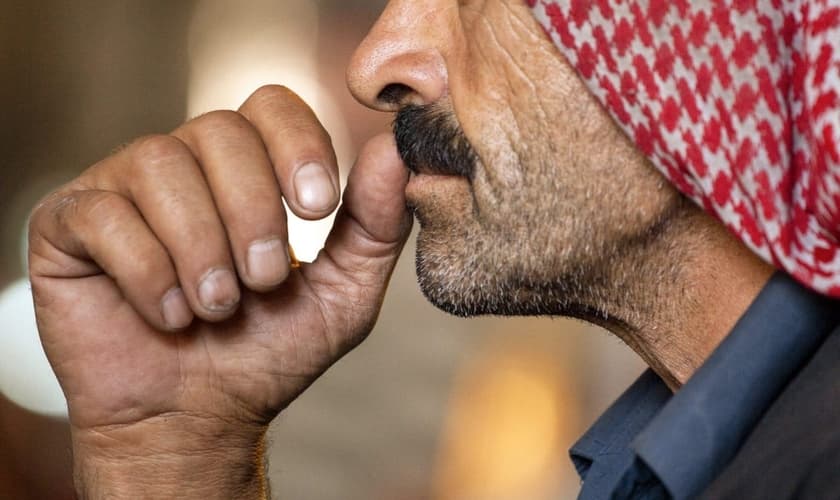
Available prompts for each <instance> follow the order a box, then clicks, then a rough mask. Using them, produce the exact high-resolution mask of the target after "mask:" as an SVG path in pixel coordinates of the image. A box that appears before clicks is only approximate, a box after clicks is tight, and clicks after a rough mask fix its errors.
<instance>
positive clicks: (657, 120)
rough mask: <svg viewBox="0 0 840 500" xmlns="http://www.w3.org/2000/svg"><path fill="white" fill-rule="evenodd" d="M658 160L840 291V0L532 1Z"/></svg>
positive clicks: (732, 221) (746, 229) (809, 274)
mask: <svg viewBox="0 0 840 500" xmlns="http://www.w3.org/2000/svg"><path fill="white" fill-rule="evenodd" d="M527 3H528V5H529V6H530V7H531V8H532V9H533V11H534V14H535V16H536V18H537V19H538V20H539V21H540V23H541V24H542V25H543V27H544V28H545V30H546V32H547V33H548V35H549V36H550V37H551V39H552V40H553V41H554V42H555V44H556V45H557V47H558V48H559V49H560V51H561V52H562V53H563V54H564V55H565V57H566V58H567V59H568V61H569V62H570V64H571V65H572V66H574V67H575V68H576V69H577V71H578V73H579V74H580V76H581V78H582V79H583V80H584V81H585V83H586V84H587V86H588V87H589V89H590V91H591V92H592V93H593V94H594V95H595V96H596V97H597V98H598V99H599V100H600V101H601V103H602V104H603V105H604V106H605V107H606V108H607V109H608V110H609V112H610V114H611V115H612V116H613V118H614V119H615V120H616V121H617V122H618V123H619V124H620V125H621V127H622V128H623V129H624V131H625V132H626V133H627V134H628V135H629V136H630V138H631V139H633V140H634V141H635V143H636V145H637V147H638V148H639V149H640V150H641V151H642V152H644V153H645V154H646V155H647V156H648V157H649V158H650V160H651V161H652V163H653V164H654V165H655V166H656V167H657V168H658V169H659V170H660V171H661V172H662V173H663V174H664V175H665V176H666V177H667V178H668V179H669V180H670V181H671V182H672V183H673V184H674V185H675V186H676V187H677V188H679V189H680V190H681V191H682V192H683V193H685V194H686V195H687V196H689V197H691V198H692V199H693V200H694V201H696V202H697V203H698V204H699V205H700V206H702V207H704V208H705V209H706V210H707V211H708V212H710V213H711V214H713V215H714V216H716V217H717V218H718V219H720V220H721V221H722V222H723V223H724V224H726V226H728V227H729V228H730V229H731V230H732V231H733V232H734V233H735V234H736V235H737V236H739V237H740V239H741V240H742V241H743V242H744V243H745V244H746V245H747V246H749V247H750V248H751V249H752V250H753V251H754V252H755V253H756V254H758V255H759V256H761V257H762V258H763V259H765V260H767V261H768V262H771V263H772V264H774V265H775V266H777V267H779V268H781V269H784V270H785V271H787V272H788V273H790V274H791V275H793V276H794V277H795V278H796V279H798V280H799V281H801V282H802V283H804V284H806V285H808V286H809V287H811V288H813V289H814V290H817V291H818V292H821V293H823V294H827V295H831V296H834V297H840V249H838V247H840V244H838V241H840V0H813V1H807V0H729V1H723V0H720V1H714V0H636V1H634V0H565V1H549V0H527Z"/></svg>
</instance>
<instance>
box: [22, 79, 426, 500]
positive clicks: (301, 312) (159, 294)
mask: <svg viewBox="0 0 840 500" xmlns="http://www.w3.org/2000/svg"><path fill="white" fill-rule="evenodd" d="M407 180H408V172H407V170H406V169H405V168H404V167H403V166H402V164H401V162H400V160H399V157H398V154H397V152H396V149H395V146H394V144H393V139H392V138H391V137H389V136H387V135H384V136H379V137H376V138H374V139H372V140H371V141H370V142H369V143H368V144H367V145H366V146H365V147H364V148H363V150H362V152H361V154H360V157H359V160H358V162H357V164H356V165H355V167H354V168H353V170H352V171H351V174H350V178H349V180H348V185H347V189H346V191H345V194H344V199H343V204H342V206H341V208H340V210H339V213H338V216H337V217H336V222H335V225H334V227H333V229H332V232H331V233H330V236H329V238H328V240H327V242H326V245H325V247H324V249H323V250H322V251H321V253H320V254H319V256H318V258H317V259H316V260H315V262H313V263H311V264H303V265H302V266H301V267H300V268H292V267H291V266H290V261H289V254H288V252H287V229H286V216H285V212H284V207H283V203H282V201H283V200H285V201H286V202H287V203H288V205H289V207H290V208H291V210H292V211H293V212H295V213H296V214H297V215H299V216H301V217H303V218H307V219H318V218H323V217H325V216H326V215H328V214H329V213H330V212H332V211H333V210H334V209H335V207H336V205H337V204H338V202H339V199H338V198H339V180H338V170H337V166H336V159H335V154H334V152H333V149H332V146H331V143H330V139H329V136H328V135H327V133H326V132H325V131H324V129H323V128H322V126H321V125H320V123H319V122H318V120H317V118H316V117H315V115H314V114H313V113H312V111H311V110H310V109H309V107H308V106H307V105H306V104H305V103H304V102H303V101H301V100H300V98H299V97H297V96H296V95H295V94H294V93H292V92H291V91H289V90H287V89H285V88H283V87H278V86H268V87H263V88H261V89H260V90H258V91H257V92H255V93H254V94H253V95H252V96H251V97H250V98H249V99H248V100H247V101H246V102H245V104H244V105H243V106H242V107H241V108H240V109H239V111H238V112H234V111H218V112H213V113H209V114H206V115H203V116H201V117H198V118H196V119H194V120H192V121H190V122H188V123H186V124H185V125H183V126H182V127H180V128H179V129H177V130H176V131H174V132H172V133H171V134H169V135H160V136H151V137H146V138H142V139H139V140H137V141H135V142H133V143H132V144H130V145H129V146H127V147H125V148H123V149H122V150H120V151H119V152H117V153H115V154H114V155H113V156H111V157H109V158H107V159H105V160H103V161H101V162H100V163H98V164H96V165H94V166H92V167H90V168H89V169H88V170H87V171H85V172H84V173H83V174H82V175H81V176H80V177H79V178H77V179H75V180H74V181H72V182H71V183H69V184H68V185H66V186H64V187H62V188H61V189H59V190H58V191H56V192H55V193H53V194H51V195H49V196H48V197H47V198H46V199H45V200H44V201H43V202H42V203H41V204H40V205H39V206H38V207H37V209H36V210H35V212H34V214H33V216H32V221H31V225H30V255H29V265H30V278H31V281H32V290H33V294H34V298H35V306H36V313H37V317H38V325H39V328H40V332H41V338H42V341H43V344H44V348H45V350H46V353H47V356H48V358H49V360H50V362H51V363H52V365H53V368H54V369H55V372H56V374H57V375H58V378H59V381H60V382H61V386H62V388H63V389H64V393H65V395H66V396H67V401H68V406H69V411H70V424H71V426H72V432H73V448H74V462H75V473H76V484H77V489H78V490H79V493H80V496H81V497H83V498H103V497H108V498H111V497H118V498H123V497H143V498H146V497H149V498H175V497H177V498H193V497H195V498H199V497H200V498H260V497H262V496H265V494H266V493H265V485H264V481H263V479H262V477H261V468H262V465H261V462H260V460H261V454H262V448H261V447H262V439H263V435H264V433H265V430H266V428H267V425H268V423H269V422H270V421H271V420H272V419H273V418H274V417H275V416H276V415H277V413H278V412H279V411H280V410H281V409H283V408H284V407H285V406H286V405H287V404H289V402H291V401H292V400H293V399H294V398H295V397H296V396H297V395H298V394H300V393H301V392H302V391H303V390H304V389H305V388H306V387H307V386H308V385H309V384H310V383H311V382H312V381H313V380H314V379H315V378H317V377H318V376H319V375H320V374H321V373H323V372H324V371H325V370H326V369H327V368H328V367H329V366H330V365H331V364H332V363H334V362H335V361H336V360H337V359H338V358H340V357H341V356H342V355H343V354H345V353H346V352H347V351H349V350H350V349H352V348H353V347H354V346H355V345H357V344H358V343H359V342H360V341H361V340H363V339H364V337H365V336H366V335H367V334H368V333H369V332H370V330H371V328H372V327H373V324H374V322H375V320H376V317H377V314H378V312H379V308H380V305H381V303H382V299H383V295H384V292H385V288H386V285H387V282H388V279H389V277H390V274H391V271H392V270H393V267H394V264H395V262H396V260H397V257H398V255H399V253H400V250H401V249H402V246H403V244H404V242H405V239H406V237H407V235H408V233H409V231H410V227H411V217H410V215H409V214H408V213H407V212H406V208H405V200H404V187H405V184H406V182H407Z"/></svg>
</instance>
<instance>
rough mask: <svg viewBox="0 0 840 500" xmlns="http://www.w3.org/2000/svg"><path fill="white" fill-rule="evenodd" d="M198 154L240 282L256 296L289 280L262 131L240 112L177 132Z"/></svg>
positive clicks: (280, 212)
mask: <svg viewBox="0 0 840 500" xmlns="http://www.w3.org/2000/svg"><path fill="white" fill-rule="evenodd" d="M173 135H175V136H176V137H179V138H180V139H182V140H183V141H184V142H185V143H186V144H187V145H188V146H189V148H190V149H191V150H192V152H193V154H195V156H196V158H197V159H198V161H199V164H200V165H201V169H202V171H203V172H204V176H205V178H206V179H207V184H208V185H209V187H210V191H211V193H212V196H213V200H214V201H215V204H216V207H217V208H218V211H219V215H220V216H221V219H222V222H223V223H224V227H225V230H226V231H227V236H228V239H229V241H230V246H231V249H232V250H233V257H234V261H235V262H236V267H237V269H238V271H239V276H240V277H241V278H242V280H243V281H244V282H245V284H246V285H247V286H248V287H249V288H251V289H252V290H255V291H265V290H269V289H271V288H273V287H275V286H277V285H279V284H280V283H282V282H283V281H284V280H285V279H286V277H287V276H288V275H289V268H290V265H289V254H288V252H287V250H286V249H287V241H288V237H287V230H286V211H285V209H284V208H283V201H282V197H281V193H280V186H279V185H278V184H277V179H276V177H275V175H274V171H273V169H272V166H271V161H270V160H269V158H268V153H267V152H266V150H265V146H264V145H263V142H262V140H261V139H260V135H259V134H258V133H257V130H256V129H255V128H254V127H253V126H252V125H251V123H250V122H248V120H246V119H245V117H243V116H242V115H240V114H239V113H236V112H235V111H215V112H213V113H208V114H206V115H203V116H201V117H199V118H197V119H195V120H192V121H191V122H189V123H187V124H186V125H184V126H183V127H181V128H180V129H178V130H176V131H175V132H174V133H173Z"/></svg>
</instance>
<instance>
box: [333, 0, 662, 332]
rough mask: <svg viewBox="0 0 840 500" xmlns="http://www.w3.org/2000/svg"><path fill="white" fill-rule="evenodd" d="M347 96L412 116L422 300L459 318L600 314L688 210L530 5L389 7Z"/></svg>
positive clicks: (358, 58)
mask: <svg viewBox="0 0 840 500" xmlns="http://www.w3.org/2000/svg"><path fill="white" fill-rule="evenodd" d="M348 81H349V85H350V88H351V90H352V91H353V93H354V94H355V95H356V96H357V98H359V99H360V100H361V101H362V102H364V103H365V104H367V105H369V106H371V107H374V108H377V109H381V110H391V111H398V112H397V116H396V120H395V126H394V129H395V135H396V138H397V144H398V147H399V150H400V153H401V155H402V157H403V159H404V161H405V163H406V164H407V166H408V167H409V168H410V169H411V170H412V172H413V174H412V178H411V181H410V182H409V184H408V187H407V189H406V195H407V199H408V202H409V205H410V206H411V207H412V208H413V210H414V212H415V214H416V216H417V219H418V220H419V222H420V226H421V230H420V233H419V236H418V244H417V245H418V249H417V272H418V277H419V280H420V285H421V288H422V289H423V292H424V293H425V294H426V296H427V297H428V298H429V299H430V300H431V301H432V302H433V303H434V304H435V305H437V306H438V307H440V308H442V309H444V310H446V311H449V312H451V313H454V314H457V315H464V316H467V315H475V314H488V313H491V314H572V315H583V316H588V315H590V314H592V313H595V314H597V313H598V311H597V310H596V311H591V310H589V309H591V305H590V304H593V303H595V304H598V303H599V302H598V300H599V298H598V297H592V296H590V295H591V294H592V293H598V292H597V290H598V289H599V285H604V284H605V283H606V282H609V281H611V280H615V279H617V278H618V277H617V276H615V275H616V273H622V272H624V271H622V270H621V269H618V270H616V269H615V266H614V263H615V262H616V261H617V260H619V259H618V257H619V256H621V254H622V253H626V252H627V251H628V249H632V248H633V247H634V246H640V247H642V246H644V242H645V241H646V240H647V239H649V238H650V236H651V234H652V232H653V231H655V228H656V227H657V226H659V225H660V223H661V222H662V221H663V220H664V219H666V218H667V216H668V214H669V213H670V212H671V211H672V209H673V207H674V206H675V204H676V203H677V199H678V196H677V195H676V193H675V191H674V190H673V189H672V188H671V187H670V186H668V185H667V183H665V182H664V181H663V179H662V178H661V177H660V176H659V174H657V173H655V171H654V170H653V169H652V168H649V167H648V165H647V164H646V162H645V161H644V160H643V159H642V157H641V156H640V155H639V153H637V152H636V151H635V148H634V147H633V146H632V144H631V143H630V142H629V141H628V140H627V139H626V138H625V137H624V135H623V134H622V133H621V132H620V131H619V130H618V129H617V127H616V126H615V125H614V124H613V122H612V121H611V119H610V118H609V117H608V116H607V115H606V114H605V112H604V111H603V110H602V109H601V107H600V105H599V104H598V103H597V102H596V101H595V99H594V98H593V97H592V96H591V95H590V93H589V92H588V90H587V89H586V88H585V86H584V85H583V83H582V82H581V81H580V80H579V79H578V77H577V75H576V74H575V73H574V71H573V70H572V69H571V68H570V67H569V66H568V65H567V63H566V62H565V60H564V59H563V58H562V56H561V55H560V54H559V53H558V52H557V50H556V49H555V47H554V45H553V43H552V42H551V41H550V40H549V39H548V38H547V37H546V36H545V34H544V33H543V31H542V29H541V28H540V26H539V25H538V24H537V22H536V20H535V19H534V18H533V16H532V14H531V11H530V9H529V8H528V6H527V5H526V2H525V1H524V0H466V1H456V0H394V1H391V2H389V3H388V6H387V7H386V9H385V11H384V12H383V13H382V16H381V17H380V19H379V21H378V22H377V24H376V25H375V26H374V27H373V28H372V30H371V32H370V33H369V34H368V36H367V38H366V39H365V40H364V42H363V43H362V44H361V46H360V47H359V49H358V50H357V52H356V54H355V56H354V58H353V61H352V63H351V66H350V68H349V70H348ZM596 309H599V308H598V307H597V306H596Z"/></svg>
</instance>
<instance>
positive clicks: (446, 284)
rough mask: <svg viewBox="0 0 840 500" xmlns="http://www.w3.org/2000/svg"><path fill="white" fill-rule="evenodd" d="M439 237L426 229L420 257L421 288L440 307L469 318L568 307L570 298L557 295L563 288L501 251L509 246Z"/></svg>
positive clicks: (531, 313)
mask: <svg viewBox="0 0 840 500" xmlns="http://www.w3.org/2000/svg"><path fill="white" fill-rule="evenodd" d="M440 236H441V235H436V234H433V233H432V234H430V232H428V231H423V230H422V229H421V231H420V234H419V235H418V239H417V254H416V259H415V265H416V270H417V281H418V284H419V285H420V290H421V291H422V293H423V295H424V296H425V297H426V299H427V300H428V301H429V302H431V303H432V305H434V306H435V307H437V308H438V309H440V310H442V311H444V312H447V313H449V314H452V315H454V316H458V317H461V318H467V317H474V316H484V315H497V316H544V315H557V314H563V312H564V311H565V310H566V309H567V308H568V300H567V299H568V297H567V296H564V295H563V294H558V291H560V290H562V289H563V287H562V286H558V284H557V283H551V284H547V283H540V282H539V281H538V280H535V279H534V277H533V276H530V275H529V273H527V272H525V271H524V270H523V269H521V268H519V266H518V263H517V262H516V261H515V260H514V259H511V258H510V257H508V254H507V253H504V255H502V252H500V251H499V249H500V248H506V246H505V245H502V244H498V243H494V242H492V241H487V239H483V240H482V239H479V238H475V237H472V238H466V240H465V239H461V240H460V241H457V240H454V239H450V240H446V239H443V238H441V237H440ZM453 243H454V244H453ZM511 255H515V252H513V253H512V254H511Z"/></svg>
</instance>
